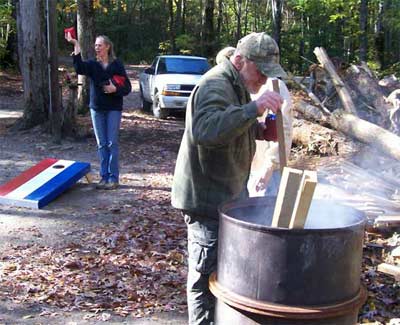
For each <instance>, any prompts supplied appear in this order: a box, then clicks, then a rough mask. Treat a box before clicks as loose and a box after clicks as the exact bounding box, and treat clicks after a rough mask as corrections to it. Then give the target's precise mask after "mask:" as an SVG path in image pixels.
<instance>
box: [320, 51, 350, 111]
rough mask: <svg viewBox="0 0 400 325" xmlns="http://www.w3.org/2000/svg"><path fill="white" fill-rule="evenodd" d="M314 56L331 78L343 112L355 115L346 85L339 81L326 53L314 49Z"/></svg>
mask: <svg viewBox="0 0 400 325" xmlns="http://www.w3.org/2000/svg"><path fill="white" fill-rule="evenodd" d="M314 54H315V56H316V57H317V59H318V61H319V62H320V63H321V65H322V66H323V67H324V68H325V70H326V71H327V72H328V73H329V75H330V77H331V78H332V81H333V84H334V85H335V88H336V91H337V93H338V95H339V97H340V100H341V102H342V104H343V108H344V110H345V111H347V112H349V113H353V114H355V113H356V107H355V106H354V103H353V101H352V99H351V96H350V93H349V91H348V89H347V88H346V85H345V84H344V83H343V81H342V80H341V79H340V77H339V75H338V74H337V72H336V69H335V67H334V66H333V64H332V62H331V60H330V59H329V57H328V55H327V54H326V51H325V49H324V48H322V47H316V48H315V49H314Z"/></svg>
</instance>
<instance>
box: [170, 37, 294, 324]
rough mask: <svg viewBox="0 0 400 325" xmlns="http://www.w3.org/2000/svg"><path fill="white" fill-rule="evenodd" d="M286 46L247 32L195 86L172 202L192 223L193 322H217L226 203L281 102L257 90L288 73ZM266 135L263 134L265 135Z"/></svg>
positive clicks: (240, 192)
mask: <svg viewBox="0 0 400 325" xmlns="http://www.w3.org/2000/svg"><path fill="white" fill-rule="evenodd" d="M285 75H286V74H285V72H284V71H283V69H282V67H281V66H280V65H279V48H278V46H277V44H276V42H275V41H274V40H273V39H272V38H271V37H270V36H268V35H267V34H265V33H251V34H249V35H247V36H245V37H244V38H242V39H241V40H240V41H239V42H238V44H237V47H236V51H235V53H234V54H233V55H232V56H231V58H230V59H228V58H225V59H224V60H223V62H221V63H220V64H218V65H217V66H215V67H214V68H213V69H211V70H210V71H209V72H207V73H206V74H205V75H204V76H203V77H202V79H201V80H200V82H199V84H198V86H197V87H196V88H195V89H194V90H193V93H192V95H191V97H190V99H189V102H188V107H187V111H186V127H185V132H184V135H183V139H182V143H181V146H180V149H179V154H178V158H177V162H176V166H175V174H174V180H173V187H172V205H173V206H174V207H175V208H178V209H180V210H182V213H183V215H184V218H185V222H186V224H187V227H188V252H189V270H188V280H187V299H188V310H189V323H190V324H212V323H213V319H214V297H213V296H212V294H211V292H210V291H209V289H208V277H209V275H210V274H211V273H212V272H213V271H215V270H216V265H217V239H218V238H217V237H218V206H219V205H220V204H221V203H223V202H225V201H227V200H230V199H238V198H245V197H247V196H248V193H247V188H246V184H247V180H248V178H249V173H250V166H251V161H252V159H253V156H254V153H255V147H256V144H255V140H256V138H261V134H262V131H263V129H262V128H263V126H262V125H260V124H259V123H258V122H257V117H258V116H261V115H262V114H263V113H264V111H265V110H266V109H270V110H272V111H273V112H274V113H275V112H277V110H279V109H280V106H281V104H282V98H281V97H280V95H279V94H277V93H274V92H271V91H266V92H264V93H263V94H262V95H261V96H260V97H259V98H258V99H257V100H256V101H251V99H250V94H254V93H257V92H258V90H259V89H260V87H261V86H262V85H263V84H265V82H266V80H267V78H268V77H283V76H285ZM258 135H260V136H258Z"/></svg>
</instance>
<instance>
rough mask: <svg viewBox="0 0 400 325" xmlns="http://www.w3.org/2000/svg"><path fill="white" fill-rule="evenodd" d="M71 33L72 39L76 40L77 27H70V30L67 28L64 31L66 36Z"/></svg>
mask: <svg viewBox="0 0 400 325" xmlns="http://www.w3.org/2000/svg"><path fill="white" fill-rule="evenodd" d="M67 33H70V34H71V37H72V38H73V39H76V31H75V27H70V28H65V29H64V34H67Z"/></svg>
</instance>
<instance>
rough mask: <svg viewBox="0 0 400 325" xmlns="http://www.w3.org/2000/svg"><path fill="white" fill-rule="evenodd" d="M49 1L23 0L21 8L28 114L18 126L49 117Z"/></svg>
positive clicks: (22, 63) (21, 50) (20, 40)
mask: <svg viewBox="0 0 400 325" xmlns="http://www.w3.org/2000/svg"><path fill="white" fill-rule="evenodd" d="M44 6H45V2H44V1H31V0H20V2H19V5H18V11H17V20H18V22H17V26H18V50H19V58H20V68H21V73H22V78H23V88H24V114H23V117H22V119H21V120H20V121H18V123H17V125H16V128H22V129H27V128H31V127H34V126H36V125H39V124H43V123H44V122H46V121H47V119H48V106H49V77H48V76H49V75H48V68H47V51H46V35H45V31H46V27H45V26H46V25H45V7H44Z"/></svg>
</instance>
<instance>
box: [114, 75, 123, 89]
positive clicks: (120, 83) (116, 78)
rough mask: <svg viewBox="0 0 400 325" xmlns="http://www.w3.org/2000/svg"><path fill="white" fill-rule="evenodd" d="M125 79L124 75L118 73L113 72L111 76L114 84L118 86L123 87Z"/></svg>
mask: <svg viewBox="0 0 400 325" xmlns="http://www.w3.org/2000/svg"><path fill="white" fill-rule="evenodd" d="M125 80H126V78H125V77H124V76H120V75H118V74H115V75H113V77H112V81H113V83H114V85H115V86H118V87H123V86H124V84H125Z"/></svg>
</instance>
